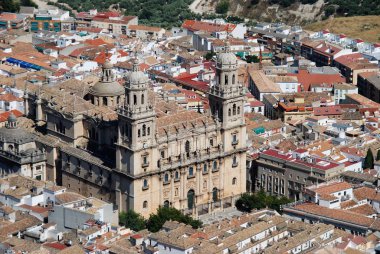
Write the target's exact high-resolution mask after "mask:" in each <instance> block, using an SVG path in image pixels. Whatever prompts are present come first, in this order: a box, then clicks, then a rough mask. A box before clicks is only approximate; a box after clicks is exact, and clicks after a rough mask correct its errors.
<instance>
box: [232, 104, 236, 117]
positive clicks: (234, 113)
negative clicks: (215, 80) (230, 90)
mask: <svg viewBox="0 0 380 254" xmlns="http://www.w3.org/2000/svg"><path fill="white" fill-rule="evenodd" d="M232 114H233V115H236V104H234V105H233V106H232Z"/></svg>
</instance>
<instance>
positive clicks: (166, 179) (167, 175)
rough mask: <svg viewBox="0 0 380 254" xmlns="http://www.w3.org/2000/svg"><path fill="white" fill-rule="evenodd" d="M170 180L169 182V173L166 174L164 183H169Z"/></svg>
mask: <svg viewBox="0 0 380 254" xmlns="http://www.w3.org/2000/svg"><path fill="white" fill-rule="evenodd" d="M168 182H169V174H165V176H164V183H168Z"/></svg>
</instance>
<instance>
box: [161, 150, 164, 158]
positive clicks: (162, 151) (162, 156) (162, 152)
mask: <svg viewBox="0 0 380 254" xmlns="http://www.w3.org/2000/svg"><path fill="white" fill-rule="evenodd" d="M160 154H161V158H162V159H163V158H165V150H161V152H160Z"/></svg>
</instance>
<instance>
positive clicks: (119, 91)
mask: <svg viewBox="0 0 380 254" xmlns="http://www.w3.org/2000/svg"><path fill="white" fill-rule="evenodd" d="M112 68H113V66H112V64H111V63H110V62H109V61H108V60H107V61H106V62H105V63H104V65H103V75H102V79H101V80H100V81H99V82H97V83H96V84H95V85H94V86H93V87H91V88H90V91H89V94H91V95H93V96H98V97H112V96H120V95H123V94H124V88H123V87H122V86H121V85H120V84H119V83H118V82H117V81H115V78H114V76H113V73H112Z"/></svg>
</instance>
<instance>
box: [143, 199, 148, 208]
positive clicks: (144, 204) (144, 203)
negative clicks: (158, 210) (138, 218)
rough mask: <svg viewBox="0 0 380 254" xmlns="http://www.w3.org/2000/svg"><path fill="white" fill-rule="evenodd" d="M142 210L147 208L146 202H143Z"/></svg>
mask: <svg viewBox="0 0 380 254" xmlns="http://www.w3.org/2000/svg"><path fill="white" fill-rule="evenodd" d="M143 208H144V209H146V208H148V201H146V200H145V201H144V202H143Z"/></svg>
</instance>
